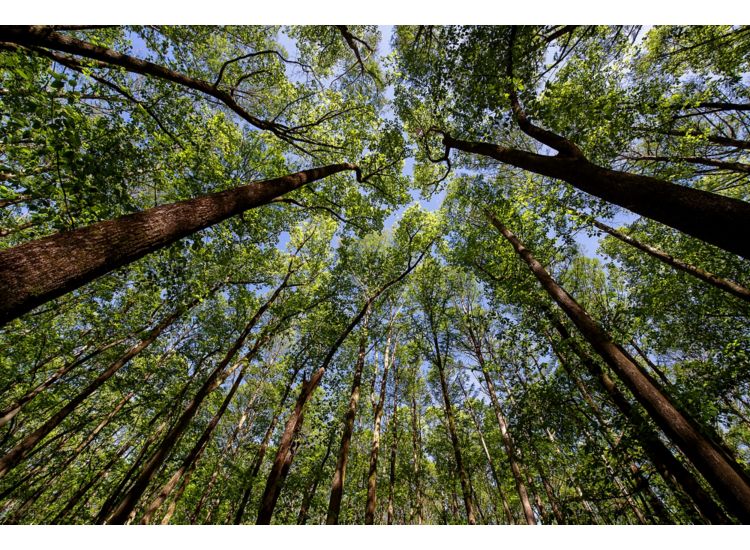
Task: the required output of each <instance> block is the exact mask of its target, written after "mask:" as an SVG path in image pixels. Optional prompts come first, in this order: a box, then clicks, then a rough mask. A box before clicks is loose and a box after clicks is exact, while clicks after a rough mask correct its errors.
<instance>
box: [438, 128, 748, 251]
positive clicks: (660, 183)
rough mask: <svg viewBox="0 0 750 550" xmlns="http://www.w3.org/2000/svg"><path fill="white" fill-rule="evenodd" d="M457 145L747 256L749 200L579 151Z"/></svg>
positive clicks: (450, 142)
mask: <svg viewBox="0 0 750 550" xmlns="http://www.w3.org/2000/svg"><path fill="white" fill-rule="evenodd" d="M443 143H444V145H445V147H446V148H447V149H457V150H460V151H464V152H467V153H473V154H477V155H481V156H486V157H490V158H493V159H495V160H498V161H500V162H503V163H506V164H510V165H511V166H515V167H517V168H521V169H523V170H528V171H530V172H534V173H536V174H540V175H542V176H547V177H551V178H555V179H559V180H563V181H565V182H568V183H569V184H571V185H572V186H573V187H575V188H576V189H579V190H580V191H583V192H585V193H589V194H591V195H594V196H595V197H599V198H600V199H602V200H605V201H607V202H609V203H612V204H616V205H618V206H621V207H623V208H626V209H628V210H630V211H631V212H635V213H636V214H640V215H642V216H645V217H647V218H651V219H653V220H655V221H658V222H661V223H663V224H665V225H668V226H670V227H673V228H674V229H677V230H678V231H682V232H683V233H687V234H688V235H691V236H693V237H696V238H698V239H701V240H702V241H705V242H707V243H709V244H713V245H715V246H718V247H719V248H723V249H724V250H728V251H729V252H733V253H735V254H738V255H740V256H743V257H745V258H750V239H748V238H747V235H750V203H747V202H745V201H741V200H738V199H734V198H731V197H725V196H722V195H718V194H716V193H709V192H708V191H702V190H700V189H694V188H692V187H686V186H684V185H676V184H674V183H670V182H668V181H664V180H660V179H657V178H653V177H650V176H641V175H638V174H631V173H629V172H620V171H617V170H610V169H608V168H603V167H601V166H597V165H596V164H593V163H592V162H590V161H588V160H587V159H586V158H584V157H583V156H570V155H556V156H546V155H539V154H536V153H529V152H527V151H522V150H519V149H510V148H506V147H500V146H498V145H495V144H493V143H483V142H471V141H463V140H459V139H454V138H452V137H451V136H449V135H447V134H445V136H444V139H443Z"/></svg>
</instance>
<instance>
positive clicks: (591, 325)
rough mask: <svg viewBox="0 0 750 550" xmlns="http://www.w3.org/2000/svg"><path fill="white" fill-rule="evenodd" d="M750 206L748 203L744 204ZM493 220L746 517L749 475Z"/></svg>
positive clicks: (667, 430) (651, 411)
mask: <svg viewBox="0 0 750 550" xmlns="http://www.w3.org/2000/svg"><path fill="white" fill-rule="evenodd" d="M749 206H750V205H749ZM488 216H489V217H490V220H491V221H492V224H493V225H494V226H495V227H496V228H497V229H498V231H500V233H501V234H502V235H503V236H504V237H505V238H506V239H507V240H508V242H510V243H511V244H512V245H513V248H514V249H515V250H516V252H517V253H518V255H519V256H521V258H522V259H523V260H524V261H525V262H526V263H527V265H528V266H529V267H530V268H531V270H532V272H533V273H534V275H535V276H536V278H537V279H538V280H539V281H540V282H541V284H542V286H543V287H544V289H545V290H546V291H547V292H548V294H549V295H550V296H551V297H552V298H553V299H554V300H555V302H557V304H558V305H559V306H560V307H561V309H562V310H563V311H564V312H565V313H566V315H568V317H570V319H571V320H572V321H573V323H574V324H575V325H576V327H578V329H579V330H580V331H581V333H582V334H583V335H584V337H585V338H586V340H587V341H588V342H589V343H590V344H591V346H592V347H593V348H594V349H595V350H596V351H597V353H598V354H599V355H601V357H602V358H603V359H604V360H605V361H606V363H607V364H608V365H609V366H610V368H612V370H614V371H615V373H616V374H617V376H618V377H619V378H620V379H621V380H622V381H623V382H624V383H625V384H626V385H627V386H628V388H629V389H630V390H631V391H632V392H633V395H634V396H635V397H636V399H637V400H638V401H639V402H640V403H641V405H643V406H644V408H645V409H646V410H647V411H648V412H649V414H650V415H651V417H652V418H653V420H654V421H655V422H656V424H657V425H658V426H659V427H660V428H661V429H662V430H663V431H664V432H665V433H666V435H667V436H668V437H669V439H670V440H671V441H673V442H674V443H675V444H676V445H677V447H679V448H680V450H681V451H682V452H683V453H684V454H685V456H687V457H688V459H689V460H690V461H691V462H692V463H693V465H695V467H696V468H697V469H698V471H699V472H701V474H703V476H705V478H706V480H707V481H708V482H709V484H710V485H711V486H712V487H713V488H714V490H715V491H716V492H717V494H718V495H719V496H720V497H721V499H722V500H723V501H724V502H725V503H726V505H727V508H728V509H729V510H732V512H733V513H734V514H736V515H737V517H738V518H739V519H740V521H742V522H748V521H750V481H749V480H748V479H747V476H746V475H745V473H744V472H743V471H742V469H741V467H740V466H739V465H738V464H737V463H736V461H735V460H733V459H732V457H730V456H728V455H727V453H726V452H725V451H724V449H722V448H721V447H720V446H719V445H717V444H716V443H715V442H714V441H712V440H710V439H709V438H708V437H706V436H705V435H703V434H702V433H701V431H700V430H699V429H698V427H697V426H696V425H695V424H694V422H693V421H692V419H690V418H689V417H687V416H686V415H685V414H684V413H683V412H682V411H680V410H679V409H678V408H677V407H676V406H675V405H674V403H672V402H671V401H670V399H669V398H668V397H667V396H666V395H664V394H663V393H662V392H661V391H659V389H658V388H657V387H656V385H655V383H654V382H653V381H652V379H651V378H650V377H649V376H647V375H645V374H644V373H643V371H641V369H640V368H639V367H638V365H637V364H636V363H635V360H634V359H632V358H631V357H630V356H629V355H628V354H627V352H625V350H624V349H623V348H622V347H620V346H618V345H617V344H615V343H614V342H613V341H612V339H611V337H610V336H609V334H607V333H606V332H605V331H604V330H603V329H602V328H601V327H600V326H599V325H598V324H597V323H596V322H595V321H594V320H593V319H592V318H591V317H589V315H588V313H586V311H585V310H584V309H583V308H582V307H581V306H580V305H579V304H578V303H577V302H576V301H575V300H574V299H573V298H572V297H571V296H570V295H569V294H568V293H567V292H565V290H564V289H562V288H561V287H560V286H559V285H558V284H557V283H556V282H555V280H554V279H553V278H552V277H551V276H550V275H549V273H547V271H546V270H545V269H544V268H543V267H542V265H541V264H540V263H539V262H538V261H537V260H536V259H535V258H534V257H533V256H532V255H531V253H530V252H529V251H528V250H527V249H526V248H525V247H524V246H523V245H522V244H521V242H520V241H519V240H518V238H516V236H515V235H513V233H511V232H510V231H509V230H508V229H507V228H506V227H505V226H504V225H502V223H501V222H500V221H499V220H498V219H497V218H495V217H494V216H492V215H491V214H489V213H488Z"/></svg>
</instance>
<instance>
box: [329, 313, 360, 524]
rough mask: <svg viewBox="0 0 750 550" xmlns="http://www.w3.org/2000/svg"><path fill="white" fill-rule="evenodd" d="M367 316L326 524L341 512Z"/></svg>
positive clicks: (334, 522)
mask: <svg viewBox="0 0 750 550" xmlns="http://www.w3.org/2000/svg"><path fill="white" fill-rule="evenodd" d="M368 317H369V311H368V313H366V314H365V318H364V320H363V327H362V330H363V333H362V336H361V337H360V340H359V351H358V353H357V362H356V364H355V367H354V376H353V378H352V389H351V392H350V397H349V407H348V408H347V410H346V415H345V417H344V431H343V433H342V434H341V444H340V446H339V454H338V459H337V461H336V468H335V470H334V471H333V480H332V481H331V497H330V499H329V501H328V514H327V516H326V524H327V525H337V524H338V522H339V513H340V512H341V499H342V498H343V496H344V481H345V480H346V465H347V463H348V461H349V446H350V445H351V441H352V434H353V433H354V420H355V418H356V416H357V406H358V404H359V393H360V391H359V390H360V386H361V384H362V370H363V369H364V367H365V355H366V353H367V322H368Z"/></svg>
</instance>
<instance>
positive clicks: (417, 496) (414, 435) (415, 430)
mask: <svg viewBox="0 0 750 550" xmlns="http://www.w3.org/2000/svg"><path fill="white" fill-rule="evenodd" d="M415 378H416V375H415ZM421 433H422V432H421V428H420V421H419V411H418V410H417V388H416V380H415V381H414V387H413V388H412V393H411V443H412V461H413V463H414V501H415V502H416V506H415V508H416V514H417V525H422V523H424V516H423V511H422V482H421V477H420V476H421V475H422V469H421V468H420V463H421V462H422V445H421V440H422V437H421Z"/></svg>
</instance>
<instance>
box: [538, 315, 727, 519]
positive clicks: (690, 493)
mask: <svg viewBox="0 0 750 550" xmlns="http://www.w3.org/2000/svg"><path fill="white" fill-rule="evenodd" d="M547 315H548V317H549V319H550V321H551V322H552V324H553V326H554V327H555V329H556V330H557V332H558V333H559V334H560V337H561V338H562V340H563V341H564V342H565V343H566V344H567V345H568V346H570V348H571V349H572V350H573V352H574V353H575V354H576V355H577V356H578V357H579V359H580V360H581V363H582V364H583V365H584V366H585V367H586V369H587V370H588V371H589V374H591V376H593V377H594V378H595V379H597V380H598V381H599V384H600V386H601V387H602V389H604V391H605V392H606V393H607V395H609V397H610V399H611V400H612V402H613V403H614V404H615V406H616V407H617V409H618V410H619V411H620V412H621V413H622V414H623V415H624V416H625V418H627V420H628V422H629V424H630V426H631V427H632V429H633V432H634V434H635V435H636V437H637V438H638V440H639V441H640V444H641V446H642V447H643V450H644V451H645V452H646V454H647V455H648V457H649V459H650V460H651V462H652V463H653V465H654V466H655V467H656V470H657V471H658V472H659V475H661V477H662V478H663V479H664V481H665V482H666V483H667V485H669V486H670V487H672V489H673V490H674V492H675V494H676V496H677V497H678V499H680V500H683V502H684V498H683V495H685V496H687V497H688V498H689V499H690V502H687V503H685V504H686V505H687V506H688V507H689V506H690V504H691V503H692V504H693V505H694V506H695V508H696V509H697V511H698V513H699V514H700V515H701V516H702V517H704V518H705V519H706V520H708V521H710V522H712V523H719V524H723V523H729V522H730V519H729V518H728V517H727V516H726V514H725V513H724V511H723V510H721V508H720V507H718V506H717V505H716V503H714V501H713V499H712V498H711V497H710V496H709V495H708V493H706V491H705V490H704V489H703V487H702V486H701V483H700V481H699V480H698V479H697V478H696V477H695V476H694V475H693V474H692V473H691V472H690V471H689V470H688V469H687V468H686V467H685V466H684V465H683V464H682V462H680V461H679V460H678V459H677V457H675V456H674V454H673V453H672V451H671V450H669V448H667V446H666V445H664V443H662V441H661V439H660V438H659V436H658V435H657V433H656V432H654V431H653V430H652V429H651V427H650V426H649V424H648V422H647V421H646V419H645V418H644V417H643V416H642V415H641V413H640V411H639V410H638V408H637V407H634V406H633V405H632V404H631V403H630V401H628V399H627V398H626V397H625V395H624V394H623V393H622V392H621V391H620V389H619V388H618V387H617V386H616V385H615V383H614V381H613V380H612V379H611V378H610V377H609V375H608V374H607V373H606V372H604V370H603V369H602V368H601V367H600V366H599V364H598V363H597V362H596V361H594V359H593V358H592V357H591V356H589V355H588V354H587V353H586V352H585V351H584V350H583V349H582V347H581V346H580V345H579V344H578V342H576V341H575V340H574V339H573V338H572V337H571V335H570V333H569V332H568V329H567V328H566V327H565V325H563V324H562V322H560V320H559V319H557V317H556V316H555V315H554V314H552V313H551V312H549V311H548V312H547ZM565 366H566V364H565V363H563V367H565ZM574 380H575V378H574Z"/></svg>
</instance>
